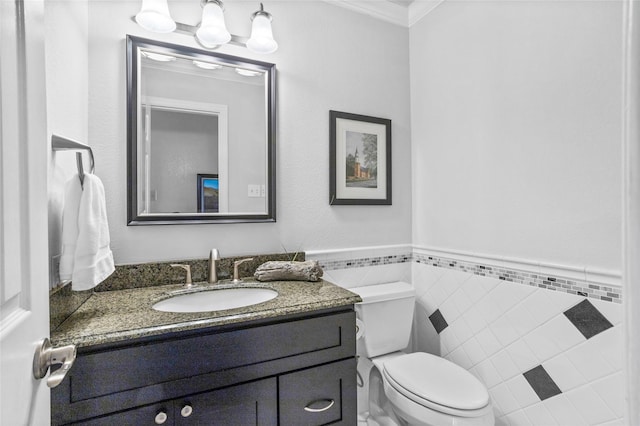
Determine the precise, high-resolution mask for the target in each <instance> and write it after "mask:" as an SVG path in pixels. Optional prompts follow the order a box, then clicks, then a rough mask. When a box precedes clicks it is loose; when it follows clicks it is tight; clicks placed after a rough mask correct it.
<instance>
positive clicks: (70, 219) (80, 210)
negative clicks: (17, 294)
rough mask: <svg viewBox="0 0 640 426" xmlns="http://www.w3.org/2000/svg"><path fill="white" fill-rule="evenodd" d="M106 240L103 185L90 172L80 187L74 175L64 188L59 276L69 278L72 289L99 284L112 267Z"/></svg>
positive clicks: (77, 289)
mask: <svg viewBox="0 0 640 426" xmlns="http://www.w3.org/2000/svg"><path fill="white" fill-rule="evenodd" d="M109 243H110V238H109V224H108V223H107V209H106V202H105V196H104V186H103V185H102V182H101V181H100V178H98V177H97V176H95V175H92V174H85V175H84V185H83V186H80V179H79V178H78V175H77V174H76V175H74V176H73V177H72V178H71V180H69V182H67V184H66V187H65V206H64V210H63V216H62V257H61V258H60V279H61V280H71V288H72V290H75V291H81V290H89V289H91V288H93V287H95V286H96V285H98V284H100V283H101V282H102V281H104V280H105V279H106V278H107V277H108V276H109V275H111V274H112V273H113V271H114V270H115V267H114V263H113V254H112V253H111V248H110V247H109Z"/></svg>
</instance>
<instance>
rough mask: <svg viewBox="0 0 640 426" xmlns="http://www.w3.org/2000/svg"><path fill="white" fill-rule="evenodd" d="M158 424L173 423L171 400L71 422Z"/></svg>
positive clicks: (108, 425)
mask: <svg viewBox="0 0 640 426" xmlns="http://www.w3.org/2000/svg"><path fill="white" fill-rule="evenodd" d="M162 416H164V419H163V418H162ZM158 424H163V425H166V426H173V425H174V424H175V422H174V418H173V403H172V402H171V401H167V402H166V403H161V404H152V405H147V406H144V407H140V408H136V409H134V410H128V411H124V412H121V413H117V414H111V415H109V416H104V417H98V418H95V419H89V420H85V421H82V422H78V423H73V425H74V426H115V425H118V426H155V425H158Z"/></svg>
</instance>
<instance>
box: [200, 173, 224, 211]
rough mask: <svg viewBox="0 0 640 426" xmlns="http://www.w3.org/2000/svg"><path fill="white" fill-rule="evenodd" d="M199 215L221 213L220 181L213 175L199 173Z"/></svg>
mask: <svg viewBox="0 0 640 426" xmlns="http://www.w3.org/2000/svg"><path fill="white" fill-rule="evenodd" d="M197 186H198V210H197V212H198V213H219V211H220V206H219V199H218V190H219V188H220V181H219V180H218V175H217V174H213V173H198V184H197Z"/></svg>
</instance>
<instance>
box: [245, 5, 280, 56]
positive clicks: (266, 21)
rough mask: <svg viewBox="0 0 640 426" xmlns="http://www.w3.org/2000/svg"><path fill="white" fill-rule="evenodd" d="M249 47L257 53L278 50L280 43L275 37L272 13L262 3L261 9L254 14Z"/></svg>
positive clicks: (248, 42)
mask: <svg viewBox="0 0 640 426" xmlns="http://www.w3.org/2000/svg"><path fill="white" fill-rule="evenodd" d="M247 48H248V49H249V50H251V51H252V52H256V53H273V52H275V51H276V50H278V43H276V41H275V40H274V39H273V32H272V30H271V15H270V14H269V13H267V12H265V11H264V8H263V6H262V3H261V4H260V10H259V11H257V12H256V13H254V14H253V23H252V24H251V38H249V41H247Z"/></svg>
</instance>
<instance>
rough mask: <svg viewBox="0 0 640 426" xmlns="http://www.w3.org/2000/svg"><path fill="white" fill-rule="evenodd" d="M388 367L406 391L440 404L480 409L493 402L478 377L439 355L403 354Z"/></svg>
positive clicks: (385, 364) (386, 363)
mask: <svg viewBox="0 0 640 426" xmlns="http://www.w3.org/2000/svg"><path fill="white" fill-rule="evenodd" d="M384 370H385V372H386V373H387V374H388V375H389V377H391V378H392V379H393V381H395V382H396V383H397V384H398V385H400V386H402V388H403V389H404V390H405V391H408V392H410V393H411V394H413V395H415V396H417V397H419V398H422V399H425V400H428V401H431V402H433V403H435V404H438V405H443V406H445V407H451V408H456V409H460V410H477V409H480V408H483V407H485V406H486V405H487V404H488V403H489V394H488V392H487V389H486V388H485V387H484V385H483V384H482V383H481V382H480V381H479V380H478V379H477V378H475V377H474V376H473V375H472V374H471V373H469V372H468V371H467V370H465V369H464V368H462V367H460V366H459V365H456V364H454V363H452V362H450V361H447V360H446V359H444V358H440V357H438V356H435V355H431V354H428V353H424V352H415V353H411V354H407V355H403V356H401V357H398V358H394V359H392V360H389V361H388V362H385V363H384ZM398 390H399V391H400V389H398Z"/></svg>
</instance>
